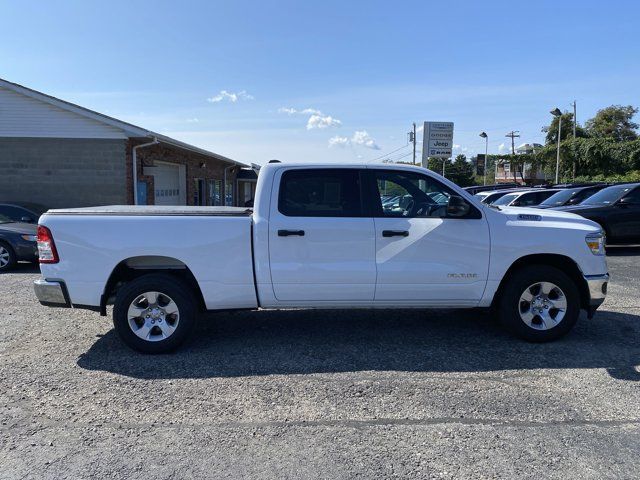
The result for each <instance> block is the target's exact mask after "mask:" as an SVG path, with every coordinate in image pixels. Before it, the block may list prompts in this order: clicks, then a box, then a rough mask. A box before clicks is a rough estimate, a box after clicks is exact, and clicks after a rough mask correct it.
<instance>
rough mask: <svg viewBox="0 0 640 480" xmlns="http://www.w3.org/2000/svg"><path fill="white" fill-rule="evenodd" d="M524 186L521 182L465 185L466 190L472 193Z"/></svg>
mask: <svg viewBox="0 0 640 480" xmlns="http://www.w3.org/2000/svg"><path fill="white" fill-rule="evenodd" d="M517 187H520V188H523V186H522V185H520V184H519V183H515V182H514V183H496V184H495V185H473V186H471V187H463V189H464V190H465V191H467V192H468V193H470V194H471V195H475V194H476V193H480V192H489V191H493V190H504V189H506V188H517Z"/></svg>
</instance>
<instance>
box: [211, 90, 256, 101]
mask: <svg viewBox="0 0 640 480" xmlns="http://www.w3.org/2000/svg"><path fill="white" fill-rule="evenodd" d="M253 99H254V97H253V95H249V94H248V93H247V91H246V90H241V91H239V92H237V93H234V92H229V91H227V90H220V93H219V94H218V95H216V96H214V97H211V98H207V102H210V103H218V102H222V101H223V100H228V101H229V102H231V103H236V102H237V101H238V100H253Z"/></svg>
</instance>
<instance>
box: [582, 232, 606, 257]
mask: <svg viewBox="0 0 640 480" xmlns="http://www.w3.org/2000/svg"><path fill="white" fill-rule="evenodd" d="M584 241H585V242H587V247H589V250H591V253H593V254H594V255H604V243H605V235H604V233H602V232H601V233H593V234H590V235H587V236H586V237H585V239H584Z"/></svg>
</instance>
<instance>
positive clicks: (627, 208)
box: [556, 183, 640, 244]
mask: <svg viewBox="0 0 640 480" xmlns="http://www.w3.org/2000/svg"><path fill="white" fill-rule="evenodd" d="M556 210H562V211H565V212H571V213H577V214H578V215H582V216H583V217H585V218H588V219H590V220H593V221H594V222H596V223H598V224H599V225H601V226H602V228H603V230H604V231H605V233H606V234H607V243H611V244H616V243H640V183H627V184H620V185H612V186H610V187H607V188H603V189H602V190H600V191H599V192H597V193H595V194H593V195H592V196H590V197H589V198H587V199H586V200H584V201H583V202H582V203H580V204H579V205H575V206H569V207H558V208H556Z"/></svg>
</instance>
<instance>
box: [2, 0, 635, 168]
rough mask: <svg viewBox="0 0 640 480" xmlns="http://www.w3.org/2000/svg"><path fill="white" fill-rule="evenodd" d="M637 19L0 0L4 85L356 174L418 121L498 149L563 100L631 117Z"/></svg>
mask: <svg viewBox="0 0 640 480" xmlns="http://www.w3.org/2000/svg"><path fill="white" fill-rule="evenodd" d="M639 21H640V2H637V1H633V0H629V1H609V2H606V3H603V2H601V1H599V2H596V1H590V0H587V1H580V2H577V1H557V0H556V1H540V0H536V1H535V2H534V1H528V2H515V1H483V2H480V1H455V0H449V1H427V0H423V1H420V2H412V1H405V2H391V1H368V2H364V1H362V2H360V1H346V0H343V1H327V0H324V1H322V2H310V1H301V0H300V1H268V0H262V1H250V0H245V1H243V2H238V1H235V2H232V1H228V2H216V1H201V2H199V1H188V0H184V1H182V2H175V1H174V2H166V1H153V2H152V1H135V0H133V1H131V0H130V1H109V2H97V1H95V2H94V1H67V2H59V1H52V0H47V1H46V2H36V1H30V2H26V1H2V0H0V77H2V78H5V79H7V80H9V81H13V82H17V83H20V84H23V85H26V86H28V87H31V88H35V89H36V90H40V91H43V92H45V93H48V94H51V95H55V96H58V97H60V98H63V99H66V100H69V101H72V102H75V103H78V104H80V105H83V106H86V107H88V108H92V109H95V110H97V111H100V112H103V113H106V114H108V115H112V116H114V117H117V118H120V119H122V120H126V121H129V122H131V123H134V124H137V125H140V126H142V127H145V128H148V129H151V130H155V131H158V132H160V133H164V134H167V135H170V136H173V137H175V138H178V139H181V140H184V141H187V142H190V143H193V144H195V145H198V146H201V147H203V148H207V149H210V150H212V151H215V152H218V153H221V154H223V155H227V156H229V157H231V158H234V159H237V160H240V161H244V162H255V163H264V162H265V161H267V160H269V159H271V158H279V159H282V160H286V161H330V162H332V161H369V160H373V159H375V158H377V157H380V156H381V155H384V154H385V153H387V152H390V151H393V150H396V149H398V148H400V147H402V146H403V145H405V144H406V132H408V131H409V128H410V125H411V122H414V121H415V122H417V123H418V125H420V124H421V123H422V122H423V121H424V120H436V121H453V122H455V134H454V135H455V136H454V143H456V144H457V145H459V147H458V148H457V152H464V153H466V154H468V155H471V154H474V153H478V152H483V151H484V140H482V139H481V138H479V137H478V133H479V132H480V131H482V130H485V131H487V132H488V134H489V140H490V141H489V149H490V152H492V153H497V152H498V151H499V150H500V148H501V147H500V146H501V145H502V144H507V143H508V142H507V140H508V139H506V138H505V136H504V135H505V133H507V132H508V131H509V130H512V129H513V130H520V133H521V135H522V136H521V139H520V140H521V141H522V142H524V141H527V142H532V141H535V142H541V143H542V141H543V138H544V136H543V134H542V133H541V132H540V128H541V126H542V125H544V124H546V123H548V121H549V118H550V115H549V113H548V112H549V110H551V109H552V108H555V107H556V106H558V107H560V108H561V109H563V110H564V109H570V108H571V107H570V103H571V102H572V101H573V100H574V99H576V100H577V104H578V121H581V122H582V121H584V120H586V119H587V118H589V117H591V116H593V114H594V113H595V112H596V111H597V110H598V109H599V108H602V107H604V106H607V105H611V104H625V105H627V104H632V105H636V106H640V34H639V33H638V22H639ZM221 92H226V93H221ZM285 109H286V110H285ZM291 109H292V110H291ZM294 110H295V112H294ZM502 148H503V149H504V146H503V147H502ZM408 152H409V148H404V149H403V148H400V150H398V152H397V153H394V154H393V155H392V158H399V156H400V155H404V154H406V153H408ZM402 159H403V160H407V159H409V157H404V158H402Z"/></svg>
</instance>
